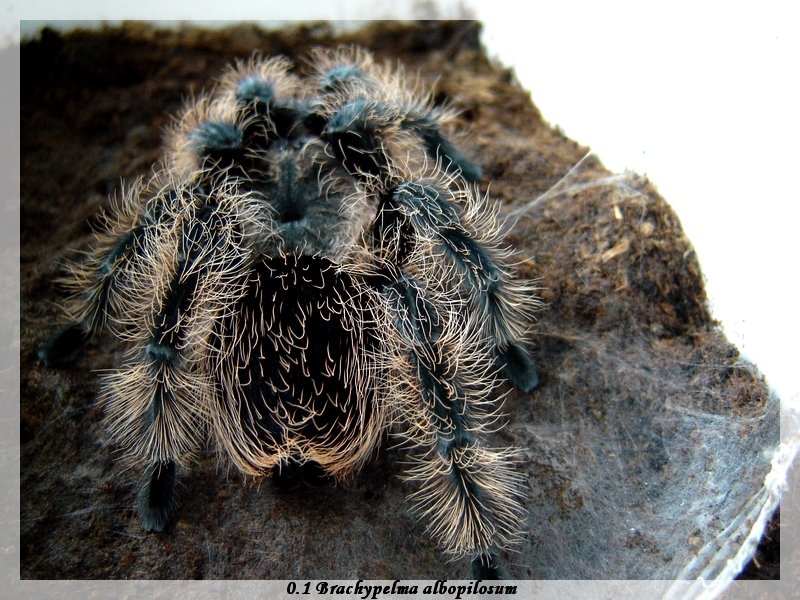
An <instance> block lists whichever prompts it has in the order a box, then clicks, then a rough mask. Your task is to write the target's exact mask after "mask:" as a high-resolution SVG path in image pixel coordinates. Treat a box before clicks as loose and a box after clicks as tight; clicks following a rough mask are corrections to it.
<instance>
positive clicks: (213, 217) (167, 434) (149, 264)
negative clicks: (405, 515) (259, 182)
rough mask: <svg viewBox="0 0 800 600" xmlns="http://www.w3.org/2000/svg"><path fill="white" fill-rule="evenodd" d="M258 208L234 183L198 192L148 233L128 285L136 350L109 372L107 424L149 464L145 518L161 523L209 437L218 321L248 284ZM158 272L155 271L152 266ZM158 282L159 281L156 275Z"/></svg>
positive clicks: (141, 498) (142, 501) (152, 525)
mask: <svg viewBox="0 0 800 600" xmlns="http://www.w3.org/2000/svg"><path fill="white" fill-rule="evenodd" d="M256 209H257V207H255V206H250V205H248V202H247V198H246V197H241V196H236V195H235V193H234V192H233V190H232V189H231V188H228V189H227V190H223V191H222V192H220V193H218V194H215V195H214V196H213V197H208V196H195V197H194V202H192V203H189V204H186V205H183V206H181V207H179V208H178V209H177V210H176V211H175V213H174V214H173V218H172V219H171V220H170V223H171V227H169V228H166V227H164V228H161V229H160V230H158V231H157V232H156V231H153V232H151V233H150V235H148V240H147V243H148V245H149V247H150V250H149V252H148V256H147V258H148V261H146V263H145V264H143V265H141V269H142V275H143V274H144V273H150V276H148V277H144V276H142V277H141V279H142V280H143V281H150V282H151V284H150V286H140V287H139V288H138V289H134V290H133V291H131V292H130V293H131V294H132V295H134V296H136V297H135V298H133V299H131V301H130V306H129V307H128V308H129V309H130V310H129V311H128V312H129V314H128V315H127V318H129V319H130V320H131V321H132V324H131V327H129V330H128V331H127V332H126V333H125V334H124V335H127V337H129V338H130V339H131V340H132V341H134V342H135V345H134V347H133V349H132V351H131V359H130V360H129V361H128V362H127V364H126V365H125V366H123V368H121V369H120V370H118V371H116V372H114V373H111V374H110V375H107V376H106V377H105V378H104V385H103V392H102V396H103V397H104V399H105V401H106V416H107V418H108V420H109V423H110V427H109V429H110V432H111V434H112V436H114V437H115V438H116V439H117V440H118V441H119V442H120V444H121V445H122V446H123V447H124V448H126V449H127V450H128V453H129V454H130V455H131V456H132V457H134V458H135V459H138V460H141V459H144V460H145V461H146V462H147V464H148V467H147V469H146V473H145V482H144V485H143V487H142V488H141V490H140V492H139V495H138V507H139V516H140V518H141V520H142V523H143V525H144V527H145V528H146V529H148V530H152V531H161V530H163V528H164V526H165V524H166V523H167V521H168V520H169V517H170V515H171V514H172V512H173V510H174V508H175V506H176V504H177V503H176V485H175V483H176V476H175V472H176V463H177V464H186V461H187V459H188V458H190V457H191V456H192V454H193V453H194V452H195V451H196V449H197V447H198V446H199V444H200V442H201V441H202V439H203V437H204V431H205V429H206V428H207V425H208V422H209V416H208V410H209V405H210V404H211V402H212V400H211V398H212V397H213V396H214V394H215V393H216V390H215V389H214V387H213V385H212V378H211V376H210V375H209V374H208V369H207V366H206V365H207V361H208V355H209V353H210V343H209V337H210V336H211V335H212V331H213V328H214V322H215V321H216V319H218V318H219V317H220V315H222V314H224V313H225V312H226V311H228V310H230V307H231V303H232V302H235V301H236V300H237V298H238V297H239V295H241V293H242V286H241V283H240V282H241V280H242V279H243V276H244V274H245V273H246V270H247V265H248V256H249V255H248V251H247V249H246V245H245V242H244V238H245V235H246V232H245V229H246V228H247V226H248V225H251V224H252V223H254V222H255V221H254V218H253V215H252V214H250V213H254V212H255V211H256ZM155 273H158V274H159V276H158V277H154V276H153V275H152V274H155ZM153 281H155V282H156V285H155V286H153V285H152V282H153Z"/></svg>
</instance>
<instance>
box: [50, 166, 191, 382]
mask: <svg viewBox="0 0 800 600" xmlns="http://www.w3.org/2000/svg"><path fill="white" fill-rule="evenodd" d="M157 184H158V182H157V181H155V180H154V181H151V183H150V185H151V186H153V185H157ZM143 192H144V190H143V186H142V185H141V182H139V183H137V184H136V185H134V186H133V187H132V188H131V189H130V190H127V192H125V193H124V194H123V198H122V201H121V202H120V204H119V205H117V206H116V207H114V210H112V211H111V213H110V214H106V215H104V220H105V224H106V226H107V229H108V231H107V232H106V233H98V234H97V236H96V238H97V242H98V245H97V247H96V248H95V249H93V250H92V251H91V252H90V253H89V255H88V258H87V260H86V261H85V262H84V263H82V264H81V265H71V270H72V277H71V278H69V279H65V280H64V283H65V284H67V285H68V286H69V287H70V288H72V289H73V290H75V293H74V294H73V296H72V298H71V300H70V303H69V307H68V313H69V314H70V316H71V320H70V322H69V323H67V324H66V325H64V326H62V327H61V328H60V329H59V330H58V331H56V332H55V333H54V334H53V335H52V336H51V337H50V339H49V340H48V341H47V342H46V343H45V344H44V345H43V346H42V347H41V348H40V349H39V353H38V354H39V359H40V360H41V361H42V363H43V364H44V365H45V366H48V367H52V366H60V365H64V364H66V363H68V362H69V361H71V360H73V359H74V358H76V356H77V355H78V353H79V352H80V350H81V349H82V348H83V345H84V344H85V343H86V342H87V341H88V340H90V339H91V338H92V336H94V335H95V334H96V333H98V332H99V331H101V330H102V329H103V328H104V327H105V326H106V324H107V322H108V320H109V318H112V319H113V318H114V316H115V315H118V314H120V313H121V312H124V310H123V309H122V308H121V307H122V306H124V305H125V298H124V297H121V295H120V290H121V289H124V288H125V287H126V284H129V283H131V281H130V279H131V274H132V273H136V272H137V271H138V269H139V265H140V263H141V262H142V261H143V260H146V254H147V243H146V240H147V238H148V235H150V234H149V232H152V231H153V230H154V228H157V227H159V226H163V225H164V221H165V220H166V219H169V218H170V217H169V216H168V212H169V210H171V209H170V208H169V207H171V206H174V205H175V204H177V203H178V202H179V201H180V199H179V198H178V193H177V192H175V191H174V190H171V191H169V192H167V193H165V194H162V195H160V196H156V197H155V198H153V199H151V200H150V201H149V202H148V203H146V204H145V206H144V208H143V207H142V204H141V200H140V198H141V197H143V195H144V193H143Z"/></svg>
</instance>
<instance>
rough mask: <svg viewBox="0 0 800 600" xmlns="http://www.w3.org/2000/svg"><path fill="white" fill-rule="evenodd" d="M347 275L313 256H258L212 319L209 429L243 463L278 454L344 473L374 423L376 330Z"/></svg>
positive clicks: (368, 440)
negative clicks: (213, 398) (213, 384)
mask: <svg viewBox="0 0 800 600" xmlns="http://www.w3.org/2000/svg"><path fill="white" fill-rule="evenodd" d="M363 297H364V296H363V294H362V295H359V288H358V286H357V285H356V284H355V282H354V281H353V279H352V278H351V277H350V276H349V275H348V274H347V273H344V272H341V270H339V269H337V268H336V265H334V263H332V262H331V261H330V260H329V259H326V258H321V257H318V256H304V255H293V254H290V255H284V256H277V257H263V258H262V259H261V260H259V261H258V262H257V263H256V264H255V266H254V268H253V270H252V271H251V272H250V274H249V275H248V280H247V283H246V292H245V294H244V295H243V297H242V298H241V300H240V301H239V303H238V305H237V306H235V307H234V309H233V311H232V312H231V313H230V315H229V316H228V317H227V318H226V319H224V321H223V322H222V324H221V326H220V335H219V336H218V340H219V344H220V348H219V350H220V352H219V359H218V360H219V364H218V365H215V371H216V372H217V373H218V374H219V375H218V382H219V386H220V394H219V402H220V404H221V406H220V410H219V411H213V412H214V414H218V415H219V417H220V418H219V419H217V421H216V422H215V426H216V428H217V432H218V437H219V440H220V442H221V443H222V445H223V446H224V447H225V448H226V450H227V451H228V453H229V454H230V455H231V457H232V458H233V460H234V462H235V463H236V464H237V465H238V466H239V467H240V468H241V469H242V470H243V471H244V472H246V473H251V474H253V475H263V474H265V472H266V471H268V470H269V469H272V468H274V467H276V466H277V467H280V465H281V464H282V463H286V462H287V461H293V462H299V463H304V462H307V461H313V462H316V463H319V465H320V466H322V468H323V470H324V471H325V472H327V473H328V474H330V475H334V476H346V475H348V474H349V473H351V472H352V471H354V470H355V469H356V468H357V467H358V466H360V465H361V464H362V463H363V461H364V460H365V459H366V458H368V457H369V455H370V454H371V452H372V450H373V448H374V445H375V442H376V441H377V439H378V436H379V433H380V430H381V428H382V423H381V420H382V419H381V416H380V409H379V407H378V406H377V405H376V399H375V389H376V384H377V379H376V378H377V371H376V369H375V368H374V365H373V366H372V367H370V363H373V362H374V358H373V356H374V354H375V352H374V348H373V345H374V340H375V339H376V338H375V335H376V332H375V326H374V322H373V317H372V316H371V314H372V311H371V309H370V307H369V305H366V304H363V300H360V299H359V298H363Z"/></svg>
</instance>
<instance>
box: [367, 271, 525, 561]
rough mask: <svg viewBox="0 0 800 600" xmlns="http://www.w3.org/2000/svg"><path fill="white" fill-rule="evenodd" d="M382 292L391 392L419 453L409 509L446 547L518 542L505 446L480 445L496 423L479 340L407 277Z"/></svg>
mask: <svg viewBox="0 0 800 600" xmlns="http://www.w3.org/2000/svg"><path fill="white" fill-rule="evenodd" d="M380 291H381V293H382V295H383V297H384V298H385V301H386V307H387V310H386V312H387V315H388V317H389V320H390V322H391V327H390V330H391V331H393V332H395V335H396V338H395V339H394V340H393V343H392V340H391V337H390V345H391V346H392V347H391V348H390V351H391V352H390V353H391V354H393V356H394V359H393V364H394V367H395V370H396V371H397V372H398V373H399V375H397V376H396V377H397V379H396V381H395V382H394V383H395V386H396V389H395V394H394V396H395V397H397V398H398V406H397V411H398V415H399V416H400V417H401V418H402V419H404V420H406V422H407V429H406V431H405V432H403V433H402V434H400V435H401V437H402V438H404V439H405V440H407V441H408V442H409V443H410V444H413V446H414V447H416V448H417V449H418V453H417V454H415V455H414V456H412V457H411V458H410V461H411V463H412V466H411V467H410V468H409V469H407V470H406V474H405V478H406V479H407V480H409V481H412V482H415V483H417V484H418V485H419V488H418V490H417V491H416V492H414V493H413V494H411V495H410V496H409V498H410V500H411V501H412V502H413V503H414V510H415V512H416V513H417V514H418V515H420V516H423V517H425V518H426V519H427V520H428V521H429V526H428V530H429V531H430V533H431V535H432V536H433V537H434V538H435V539H436V540H437V541H438V542H439V544H440V545H441V546H442V547H443V549H444V551H445V553H448V554H451V555H453V556H454V557H461V556H468V555H471V556H476V555H477V556H479V557H481V556H484V557H485V556H491V555H492V553H493V552H494V551H495V550H496V549H498V548H507V547H509V546H510V545H512V544H513V543H514V542H515V541H516V539H517V537H518V531H519V526H520V522H521V519H522V515H523V514H524V510H523V509H522V507H521V505H520V503H519V500H518V497H519V492H518V486H519V484H520V478H519V475H518V474H517V473H516V472H515V471H514V470H513V469H512V467H511V464H510V462H511V461H510V452H509V451H503V450H495V449H492V448H487V447H485V446H484V445H483V444H482V437H483V433H484V432H486V431H488V430H489V429H490V428H491V425H492V423H493V422H494V421H495V420H496V419H497V416H496V414H495V412H494V410H493V408H492V407H493V404H492V402H491V400H490V397H491V392H492V390H493V387H494V376H493V366H492V364H491V361H489V360H486V358H485V357H486V348H485V345H484V343H483V340H482V336H481V335H480V332H479V331H476V330H475V328H474V327H471V326H470V324H469V323H465V322H463V321H462V320H461V319H460V318H459V313H458V310H457V307H454V306H452V305H451V303H450V302H448V301H446V300H444V299H437V298H435V296H436V294H435V293H431V291H430V290H429V289H428V288H426V287H425V286H423V285H422V283H421V282H420V281H419V280H417V279H415V278H414V277H411V276H410V275H408V274H406V273H397V274H395V275H387V281H385V282H384V284H383V285H382V286H381V288H380ZM486 574H489V572H488V571H487V573H486Z"/></svg>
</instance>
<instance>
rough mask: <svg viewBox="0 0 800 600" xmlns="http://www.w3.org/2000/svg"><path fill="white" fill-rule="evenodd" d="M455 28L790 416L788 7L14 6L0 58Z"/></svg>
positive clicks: (796, 378) (792, 51)
mask: <svg viewBox="0 0 800 600" xmlns="http://www.w3.org/2000/svg"><path fill="white" fill-rule="evenodd" d="M465 16H472V17H476V18H478V19H479V20H481V21H483V23H484V34H483V42H484V44H485V45H486V47H487V49H488V51H489V54H490V55H493V56H497V57H498V58H499V59H500V60H501V61H502V62H503V63H504V64H505V65H507V66H513V67H514V69H515V71H516V73H517V76H518V78H519V80H520V81H521V83H522V84H523V86H524V87H525V88H527V89H528V90H530V91H531V95H532V98H533V101H534V102H535V103H536V105H537V106H538V107H539V109H540V110H541V112H542V114H543V116H544V118H545V119H547V120H548V121H549V122H550V123H551V124H553V125H559V126H561V128H562V129H563V130H564V132H565V133H566V134H567V135H568V136H569V137H571V138H573V139H575V140H576V141H578V142H579V143H581V144H584V145H588V146H591V147H592V149H593V150H594V151H595V152H596V153H597V154H598V155H599V157H600V158H601V160H602V161H603V162H604V163H605V164H606V166H608V167H609V168H610V169H611V170H613V171H618V172H619V171H623V170H625V169H626V168H629V169H633V170H635V171H637V172H639V173H644V174H647V175H648V176H649V177H650V179H651V180H652V181H654V182H655V183H656V185H657V186H658V188H659V191H660V192H661V194H662V195H663V196H664V197H665V198H666V200H667V201H668V202H669V203H670V204H671V205H672V206H673V207H674V208H675V210H676V211H677V213H678V215H679V216H680V218H681V221H682V223H683V226H684V229H685V230H686V232H687V234H688V236H689V238H690V239H691V240H692V242H693V243H694V245H695V248H696V249H697V252H698V255H699V257H700V261H701V265H702V268H703V271H704V273H705V275H706V278H707V289H708V293H709V296H710V297H711V301H712V310H713V314H714V316H715V317H716V318H717V319H719V320H720V321H722V322H723V324H724V327H725V331H726V333H727V335H728V337H729V338H730V339H731V341H733V342H734V343H736V344H737V345H738V346H739V348H740V349H741V350H742V351H743V353H744V354H745V355H746V356H747V357H748V358H749V359H750V360H752V361H753V362H755V363H757V365H758V367H759V368H760V369H761V370H762V371H763V372H764V373H765V374H766V376H767V380H768V382H769V383H770V384H771V385H772V386H773V387H775V388H776V390H777V391H778V393H779V394H780V395H781V397H782V398H783V399H784V400H790V399H794V402H797V401H798V400H800V371H799V370H798V367H797V364H796V363H797V360H798V358H800V352H799V351H798V350H797V345H798V342H800V317H798V300H797V288H798V285H800V281H799V280H800V277H799V275H800V268H799V266H798V258H799V257H800V251H798V247H799V244H798V241H797V238H796V230H797V228H798V216H800V210H798V203H799V202H800V193H798V187H797V186H795V184H794V182H793V179H792V177H794V176H795V175H796V174H797V172H798V157H799V155H800V153H798V150H797V148H798V133H800V127H798V122H799V121H798V117H797V114H796V111H798V110H800V102H798V100H800V93H798V85H799V84H800V81H798V80H800V77H798V74H800V65H799V64H798V63H800V43H798V41H799V40H800V28H799V27H800V20H798V18H797V9H796V8H795V7H794V6H793V5H792V3H791V2H769V1H764V0H760V1H758V2H726V3H723V2H701V1H698V0H695V1H694V2H682V1H670V2H663V3H649V2H648V3H645V2H625V1H622V0H611V1H606V2H588V1H586V2H557V1H553V0H548V1H546V2H535V1H533V2H522V1H520V0H463V1H461V2H456V1H451V0H440V1H438V2H432V1H422V2H420V1H418V0H417V1H415V0H352V1H349V0H325V1H322V0H305V1H304V2H290V1H288V0H258V1H256V2H245V1H236V0H226V1H225V2H210V1H209V0H192V1H189V0H186V1H174V2H165V1H164V0H137V1H136V2H135V3H134V2H123V1H122V0H120V1H118V2H115V3H114V4H113V5H112V4H111V3H108V4H104V3H102V2H95V3H93V2H90V1H89V0H59V1H57V2H56V1H48V0H27V1H26V2H24V3H23V2H22V1H21V0H17V1H16V2H13V3H12V2H7V1H6V2H5V3H4V4H0V36H1V37H0V43H4V44H9V43H15V42H17V41H18V40H19V37H20V27H19V25H20V24H19V20H20V19H39V20H42V19H44V20H55V19H102V20H117V19H160V20H170V19H181V20H190V19H191V20H198V19H203V20H217V19H226V20H262V21H263V20H269V21H274V20H283V19H290V20H305V19H320V18H322V19H344V20H353V19H356V18H362V19H363V18H375V19H382V18H461V17H465ZM273 25H274V23H273ZM350 25H355V24H354V23H350ZM62 26H64V24H62ZM22 33H23V35H25V33H26V32H25V31H23V32H22Z"/></svg>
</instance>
